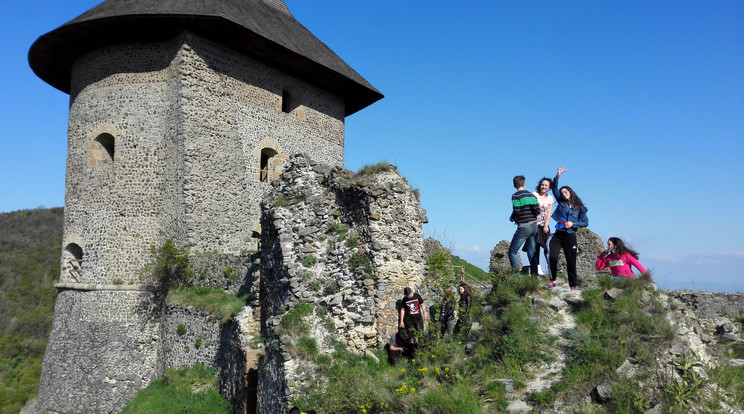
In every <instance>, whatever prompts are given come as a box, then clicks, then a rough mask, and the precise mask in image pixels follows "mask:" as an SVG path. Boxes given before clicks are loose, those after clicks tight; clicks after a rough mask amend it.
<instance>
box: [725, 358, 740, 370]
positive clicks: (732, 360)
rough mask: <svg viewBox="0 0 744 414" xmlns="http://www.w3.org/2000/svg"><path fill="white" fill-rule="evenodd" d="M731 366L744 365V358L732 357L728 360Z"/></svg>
mask: <svg viewBox="0 0 744 414" xmlns="http://www.w3.org/2000/svg"><path fill="white" fill-rule="evenodd" d="M728 365H729V366H730V367H737V368H738V367H744V359H731V360H729V361H728Z"/></svg>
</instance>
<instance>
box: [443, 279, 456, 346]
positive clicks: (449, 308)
mask: <svg viewBox="0 0 744 414" xmlns="http://www.w3.org/2000/svg"><path fill="white" fill-rule="evenodd" d="M454 296H455V295H454V294H453V293H452V289H450V288H447V289H445V290H444V299H443V300H442V311H441V312H440V313H439V324H440V325H441V335H442V336H444V334H445V332H446V333H448V334H450V335H452V334H453V333H454V332H455V297H454Z"/></svg>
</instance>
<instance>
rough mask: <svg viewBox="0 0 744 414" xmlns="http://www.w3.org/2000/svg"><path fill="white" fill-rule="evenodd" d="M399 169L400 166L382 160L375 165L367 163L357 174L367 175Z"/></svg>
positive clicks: (359, 175) (358, 175) (360, 175)
mask: <svg viewBox="0 0 744 414" xmlns="http://www.w3.org/2000/svg"><path fill="white" fill-rule="evenodd" d="M397 170H398V168H397V167H396V166H394V165H392V164H390V163H389V162H385V161H382V162H378V163H377V164H374V165H369V164H365V165H364V166H363V167H362V168H360V169H358V170H357V172H356V176H357V177H365V176H370V175H376V174H380V173H383V172H390V171H397Z"/></svg>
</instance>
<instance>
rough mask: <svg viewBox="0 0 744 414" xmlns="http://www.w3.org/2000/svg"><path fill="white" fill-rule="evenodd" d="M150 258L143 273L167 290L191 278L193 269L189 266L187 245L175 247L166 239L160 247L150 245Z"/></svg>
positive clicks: (171, 241)
mask: <svg viewBox="0 0 744 414" xmlns="http://www.w3.org/2000/svg"><path fill="white" fill-rule="evenodd" d="M150 254H151V255H152V259H151V260H150V262H149V263H148V264H147V265H145V268H144V271H143V274H144V275H149V276H152V277H153V278H154V279H155V280H156V281H157V282H158V283H160V285H161V288H162V289H164V290H169V289H171V288H173V287H176V286H182V285H183V284H184V283H185V282H188V281H189V280H191V278H192V277H193V276H194V271H193V270H192V269H191V268H190V267H189V253H188V247H180V248H179V247H176V245H175V243H174V242H173V240H172V239H166V240H165V242H163V244H162V245H161V246H160V247H157V246H155V245H154V244H153V245H150Z"/></svg>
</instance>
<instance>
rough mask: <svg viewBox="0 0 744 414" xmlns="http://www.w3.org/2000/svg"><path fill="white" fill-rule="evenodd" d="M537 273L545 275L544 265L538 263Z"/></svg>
mask: <svg viewBox="0 0 744 414" xmlns="http://www.w3.org/2000/svg"><path fill="white" fill-rule="evenodd" d="M537 274H538V275H540V276H545V272H543V270H542V267H540V265H537Z"/></svg>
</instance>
